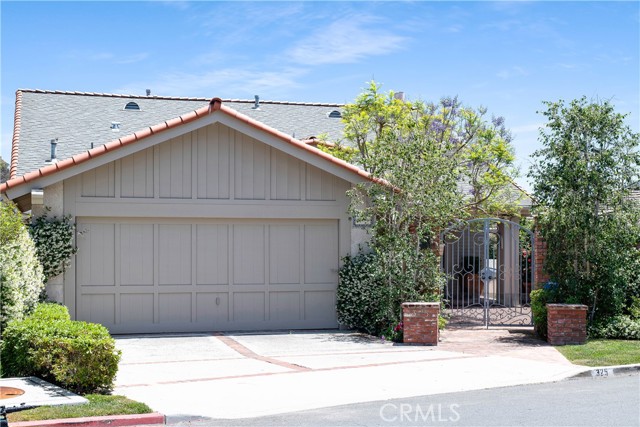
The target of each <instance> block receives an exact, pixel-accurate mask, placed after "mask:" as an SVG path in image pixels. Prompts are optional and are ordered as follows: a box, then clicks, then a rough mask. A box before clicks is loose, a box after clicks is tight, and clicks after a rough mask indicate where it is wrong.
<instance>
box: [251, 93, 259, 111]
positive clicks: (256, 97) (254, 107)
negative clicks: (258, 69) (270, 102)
mask: <svg viewBox="0 0 640 427" xmlns="http://www.w3.org/2000/svg"><path fill="white" fill-rule="evenodd" d="M255 99H256V100H255V103H254V104H253V109H254V110H257V109H258V108H260V97H259V96H258V95H255Z"/></svg>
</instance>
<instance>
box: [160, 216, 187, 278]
mask: <svg viewBox="0 0 640 427" xmlns="http://www.w3.org/2000/svg"><path fill="white" fill-rule="evenodd" d="M158 263H159V266H158V268H159V272H158V283H159V284H160V285H190V284H191V225H189V224H179V225H164V224H161V225H159V226H158Z"/></svg>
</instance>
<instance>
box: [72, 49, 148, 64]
mask: <svg viewBox="0 0 640 427" xmlns="http://www.w3.org/2000/svg"><path fill="white" fill-rule="evenodd" d="M66 57H67V58H69V59H75V60H81V61H105V62H113V63H114V64H133V63H135V62H140V61H143V60H145V59H147V58H148V57H149V54H148V53H147V52H139V53H133V54H130V55H124V56H123V55H118V54H115V53H113V52H78V51H75V52H71V53H69V54H67V56H66Z"/></svg>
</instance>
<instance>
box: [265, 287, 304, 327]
mask: <svg viewBox="0 0 640 427" xmlns="http://www.w3.org/2000/svg"><path fill="white" fill-rule="evenodd" d="M269 314H270V317H269V320H293V321H297V320H299V319H300V292H274V291H271V292H269Z"/></svg>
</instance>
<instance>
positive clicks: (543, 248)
mask: <svg viewBox="0 0 640 427" xmlns="http://www.w3.org/2000/svg"><path fill="white" fill-rule="evenodd" d="M533 240H534V242H535V243H534V244H535V261H534V262H535V268H536V271H535V274H536V283H533V284H532V287H533V289H538V288H539V287H540V286H538V285H539V284H541V283H546V282H548V281H549V275H548V274H547V273H546V272H545V271H544V269H543V268H544V260H545V258H546V257H547V242H545V241H544V239H543V238H542V236H541V235H540V232H539V231H537V230H536V232H535V235H534V239H533Z"/></svg>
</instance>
